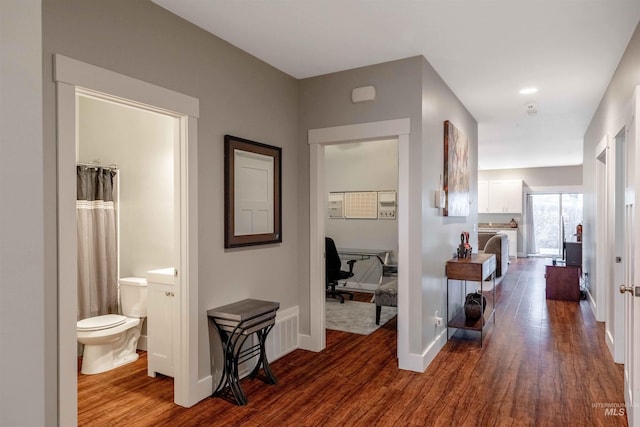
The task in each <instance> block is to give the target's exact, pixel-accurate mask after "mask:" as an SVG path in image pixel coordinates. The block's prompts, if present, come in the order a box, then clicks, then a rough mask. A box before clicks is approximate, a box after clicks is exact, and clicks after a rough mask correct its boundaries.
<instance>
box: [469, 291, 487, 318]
mask: <svg viewBox="0 0 640 427" xmlns="http://www.w3.org/2000/svg"><path fill="white" fill-rule="evenodd" d="M486 307H487V299H486V298H485V297H484V296H483V295H481V294H479V293H477V292H473V293H470V294H467V296H466V297H465V299H464V315H465V317H466V318H467V320H469V321H474V322H475V321H476V320H478V319H480V317H481V316H482V314H483V313H484V309H485V308H486Z"/></svg>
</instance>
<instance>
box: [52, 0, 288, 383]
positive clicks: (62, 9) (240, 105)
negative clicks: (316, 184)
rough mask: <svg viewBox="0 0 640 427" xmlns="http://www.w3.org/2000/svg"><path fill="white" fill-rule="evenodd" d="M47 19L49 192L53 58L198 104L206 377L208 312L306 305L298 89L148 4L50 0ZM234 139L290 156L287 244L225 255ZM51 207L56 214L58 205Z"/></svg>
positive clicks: (205, 364) (203, 365)
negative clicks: (227, 162)
mask: <svg viewBox="0 0 640 427" xmlns="http://www.w3.org/2000/svg"><path fill="white" fill-rule="evenodd" d="M42 12H43V21H42V25H43V58H44V75H43V81H44V98H43V99H44V144H45V151H46V152H45V167H46V168H47V173H46V176H45V182H46V184H45V186H46V191H47V192H51V193H53V194H55V135H56V131H55V87H54V84H53V79H52V55H53V54H54V53H60V54H63V55H66V56H69V57H71V58H74V59H77V60H80V61H84V62H87V63H89V64H94V65H97V66H100V67H103V68H106V69H109V70H112V71H116V72H118V73H122V74H125V75H128V76H131V77H134V78H137V79H140V80H144V81H147V82H150V83H153V84H156V85H158V86H162V87H165V88H168V89H172V90H175V91H177V92H181V93H184V94H186V95H190V96H193V97H195V98H198V99H199V100H200V118H199V120H198V147H197V150H198V157H199V163H198V182H199V185H198V188H199V194H197V195H196V196H195V197H197V198H198V204H199V208H198V215H199V284H200V287H199V314H198V318H199V324H198V328H199V343H198V345H199V352H198V355H199V357H198V362H199V363H198V365H199V366H198V370H199V376H200V378H202V377H205V376H206V375H208V374H209V372H210V361H209V336H208V326H207V319H206V315H205V313H206V310H207V309H209V308H212V307H216V306H219V305H222V304H226V303H230V302H233V301H236V300H240V299H243V298H248V297H252V298H257V299H265V300H275V301H280V303H281V308H282V309H286V308H289V307H292V306H295V305H297V304H298V288H297V287H298V281H297V279H298V275H297V272H296V269H295V260H296V259H297V257H298V255H297V253H298V250H297V245H298V239H297V235H298V223H297V221H298V215H297V210H298V208H297V206H298V200H297V193H298V192H297V179H298V167H297V159H298V144H297V82H296V80H295V79H293V78H291V77H290V76H287V75H285V74H284V73H282V72H280V71H278V70H276V69H275V68H273V67H271V66H269V65H267V64H265V63H263V62H262V61H259V60H258V59H256V58H254V57H252V56H251V55H249V54H247V53H245V52H243V51H241V50H239V49H237V48H235V47H234V46H232V45H230V44H229V43H227V42H225V41H222V40H221V39H219V38H217V37H215V36H212V35H211V34H209V33H207V32H205V31H203V30H201V29H199V28H197V27H195V26H194V25H192V24H189V23H188V22H186V21H184V20H182V19H180V18H177V17H176V16H175V15H173V14H171V13H170V12H168V11H167V10H165V9H163V8H161V7H159V6H156V5H155V4H153V3H151V2H148V1H129V0H114V1H108V2H105V1H86V0H45V1H44V2H43V10H42ZM226 133H229V134H232V135H236V136H239V137H243V138H247V139H251V140H255V141H259V142H263V143H267V144H271V145H276V146H279V147H282V162H283V163H282V171H283V177H282V183H283V187H282V224H283V233H282V236H283V242H282V244H277V245H268V246H261V247H252V248H250V249H236V250H230V251H225V250H224V247H223V236H224V234H223V224H224V216H223V212H224V210H223V209H224V204H223V194H224V188H223V187H224V186H223V178H224V176H223V137H224V134H226ZM49 202H50V204H49V206H47V209H48V211H50V212H55V198H53V199H52V200H50V201H49ZM49 249H50V251H51V253H49V256H54V257H55V247H52V248H49ZM247 266H251V268H246V267H247ZM52 273H53V274H54V275H55V274H56V273H55V270H54V271H53V272H52Z"/></svg>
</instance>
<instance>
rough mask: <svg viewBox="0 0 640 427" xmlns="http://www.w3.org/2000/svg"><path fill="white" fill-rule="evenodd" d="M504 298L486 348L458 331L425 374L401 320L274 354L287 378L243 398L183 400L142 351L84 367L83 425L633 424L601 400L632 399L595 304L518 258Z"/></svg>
mask: <svg viewBox="0 0 640 427" xmlns="http://www.w3.org/2000/svg"><path fill="white" fill-rule="evenodd" d="M497 297H498V303H497V315H496V324H495V325H494V324H491V325H490V326H489V327H488V328H489V329H488V333H487V334H486V337H485V341H484V345H483V347H480V346H479V345H478V335H477V334H476V333H473V334H471V333H467V334H460V335H457V336H455V337H454V338H452V339H451V340H449V342H448V343H447V345H446V346H445V347H444V348H443V350H442V351H441V352H440V353H439V354H438V355H437V356H436V358H435V359H434V360H433V362H432V363H431V364H430V366H429V368H428V369H427V370H426V372H424V373H416V372H408V371H401V370H398V369H397V359H396V331H395V329H396V321H395V319H393V320H391V321H390V322H388V323H387V324H386V325H384V326H383V327H381V328H380V329H378V330H377V331H376V332H374V333H373V334H371V335H369V336H360V335H353V334H348V333H345V332H338V331H327V348H326V349H325V350H324V351H322V352H320V353H312V352H308V351H304V350H296V351H294V352H292V353H290V354H288V355H286V356H285V357H283V358H281V359H279V360H277V361H275V362H273V363H272V368H273V370H274V372H275V374H276V376H277V377H278V380H279V383H278V384H277V385H273V386H272V385H267V384H265V383H263V382H262V381H260V380H259V379H254V380H252V379H244V380H243V381H242V386H243V388H244V390H245V392H246V394H247V396H248V398H249V403H248V405H246V406H244V407H238V406H236V405H234V404H233V403H230V402H228V401H226V400H223V399H220V398H208V399H205V400H204V401H202V402H200V403H198V404H197V405H195V406H194V407H192V408H182V407H179V406H176V405H174V404H173V380H172V379H171V378H166V377H162V378H161V377H159V378H149V377H147V375H146V353H144V352H142V353H141V357H140V359H139V360H138V361H137V362H135V363H133V364H130V365H128V366H125V367H121V368H119V369H116V370H114V371H111V372H107V373H104V374H99V375H79V378H78V388H79V391H78V406H79V409H78V419H79V424H80V425H83V426H214V425H215V426H354V425H356V426H365V425H381V426H389V425H398V426H407V425H410V426H440V425H441V426H599V425H602V426H605V425H606V426H615V425H620V426H623V425H627V421H626V417H624V416H612V415H606V414H605V410H604V408H603V407H601V406H602V404H608V403H623V402H624V397H623V371H622V366H621V365H616V364H614V363H613V361H612V359H611V357H610V355H609V352H608V350H607V348H606V345H605V341H604V325H603V324H601V323H597V322H596V321H595V319H594V317H593V315H592V313H591V310H590V308H589V306H588V304H587V302H586V301H581V302H580V303H575V302H564V301H547V300H546V299H545V293H544V262H543V261H542V260H536V259H519V260H517V261H516V262H514V263H512V264H511V266H510V267H509V272H508V273H507V275H506V276H505V278H504V280H503V281H502V283H501V284H500V285H499V286H498V288H497ZM363 298H366V296H364V297H363ZM365 300H366V299H365ZM599 406H600V407H599Z"/></svg>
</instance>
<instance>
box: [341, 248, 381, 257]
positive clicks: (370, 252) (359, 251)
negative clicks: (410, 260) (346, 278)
mask: <svg viewBox="0 0 640 427" xmlns="http://www.w3.org/2000/svg"><path fill="white" fill-rule="evenodd" d="M337 249H338V253H339V254H343V255H371V256H374V255H383V254H386V253H389V252H391V249H357V248H355V249H354V248H337Z"/></svg>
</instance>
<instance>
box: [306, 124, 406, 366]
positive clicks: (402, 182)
mask: <svg viewBox="0 0 640 427" xmlns="http://www.w3.org/2000/svg"><path fill="white" fill-rule="evenodd" d="M410 123H411V122H410V119H408V118H404V119H397V120H385V121H379V122H370V123H360V124H353V125H346V126H336V127H330V128H321V129H311V130H309V167H310V179H309V198H310V206H309V213H310V220H309V274H310V277H309V280H310V313H309V318H310V322H311V328H310V333H311V335H310V337H308V338H307V339H308V341H307V342H302V341H301V344H302V345H301V347H302V346H303V347H304V348H308V349H310V350H314V351H321V350H322V349H324V348H325V347H326V331H325V278H324V275H325V268H324V237H325V212H326V200H325V199H326V195H325V191H324V182H325V178H324V146H325V145H330V144H339V143H350V142H357V141H363V140H381V139H397V140H398V252H399V253H400V254H402V255H401V256H400V257H398V359H399V365H400V366H406V365H408V364H409V363H410V362H409V359H410V353H409V274H408V273H407V272H408V271H410V270H409V265H410V250H409V140H410V138H409V137H410V129H411V126H410Z"/></svg>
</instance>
